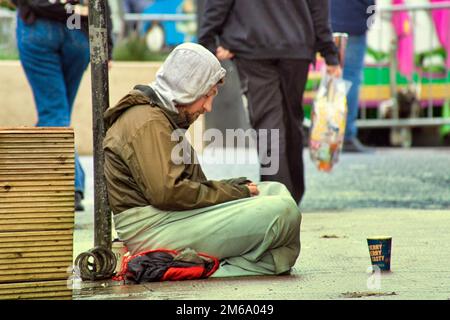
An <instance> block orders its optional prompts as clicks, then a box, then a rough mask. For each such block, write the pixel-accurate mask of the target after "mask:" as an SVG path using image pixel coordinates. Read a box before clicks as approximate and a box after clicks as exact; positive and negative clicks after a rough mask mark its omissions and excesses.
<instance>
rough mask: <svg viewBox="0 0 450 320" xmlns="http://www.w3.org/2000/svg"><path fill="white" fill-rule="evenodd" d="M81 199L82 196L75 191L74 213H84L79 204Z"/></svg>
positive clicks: (81, 205) (82, 207)
mask: <svg viewBox="0 0 450 320" xmlns="http://www.w3.org/2000/svg"><path fill="white" fill-rule="evenodd" d="M83 198H84V197H83V194H82V193H81V192H80V191H75V211H84V206H83V204H82V203H81V200H83Z"/></svg>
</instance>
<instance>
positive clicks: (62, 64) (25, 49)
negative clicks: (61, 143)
mask: <svg viewBox="0 0 450 320" xmlns="http://www.w3.org/2000/svg"><path fill="white" fill-rule="evenodd" d="M17 45H18V48H19V56H20V61H21V63H22V67H23V69H24V71H25V74H26V76H27V79H28V82H29V83H30V86H31V89H32V91H33V95H34V101H35V104H36V108H37V113H38V122H37V124H36V126H38V127H69V126H70V119H71V114H72V107H73V103H74V101H75V97H76V94H77V91H78V87H79V85H80V82H81V78H82V76H83V73H84V71H85V70H86V68H87V66H88V64H89V59H90V57H89V39H88V37H87V35H86V34H85V33H83V31H81V30H69V29H68V28H67V27H66V25H65V24H63V23H60V22H56V21H51V20H47V19H40V18H39V19H37V20H36V21H35V22H34V23H33V24H31V25H27V24H25V23H24V22H23V21H22V19H21V18H20V17H19V16H18V17H17ZM84 179H85V178H84V171H83V168H82V167H81V163H80V160H79V158H78V155H77V154H76V153H75V190H76V191H80V192H82V193H84Z"/></svg>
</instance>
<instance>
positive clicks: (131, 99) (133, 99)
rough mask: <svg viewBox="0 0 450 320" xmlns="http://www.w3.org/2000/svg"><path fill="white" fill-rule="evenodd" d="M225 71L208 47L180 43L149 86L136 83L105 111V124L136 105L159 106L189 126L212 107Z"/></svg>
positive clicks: (184, 125)
mask: <svg viewBox="0 0 450 320" xmlns="http://www.w3.org/2000/svg"><path fill="white" fill-rule="evenodd" d="M225 74H226V71H225V69H223V68H222V67H221V66H220V63H219V60H217V58H216V57H215V56H214V55H213V54H212V53H211V52H210V51H208V50H207V49H205V48H204V47H202V46H201V45H198V44H194V43H185V44H182V45H179V46H177V47H176V48H175V49H174V50H173V51H172V52H171V53H170V55H169V56H168V57H167V59H166V61H164V63H163V64H162V66H161V67H160V68H159V70H158V72H157V73H156V80H155V81H154V82H152V83H151V84H150V85H148V86H144V85H137V86H135V87H134V89H133V90H132V91H131V92H130V93H129V94H127V95H126V96H125V97H124V98H122V99H121V100H120V101H119V102H118V103H117V104H116V105H115V106H113V107H111V108H109V109H108V110H107V111H106V112H105V114H104V119H105V125H106V127H107V128H109V127H111V126H112V125H113V123H114V122H115V121H116V120H117V119H118V118H119V117H120V116H121V115H122V114H123V113H124V112H125V111H126V110H128V109H129V108H132V107H133V106H135V105H142V104H151V105H153V106H158V107H160V108H161V109H163V111H165V113H166V114H167V115H169V116H170V117H171V118H172V120H174V122H175V123H176V124H177V125H178V126H180V127H181V128H187V127H189V125H190V124H192V122H194V121H195V120H196V119H197V118H198V116H199V115H200V114H203V113H204V112H209V111H211V108H212V101H213V99H214V96H215V95H216V94H217V85H218V84H219V83H221V82H223V79H224V77H225Z"/></svg>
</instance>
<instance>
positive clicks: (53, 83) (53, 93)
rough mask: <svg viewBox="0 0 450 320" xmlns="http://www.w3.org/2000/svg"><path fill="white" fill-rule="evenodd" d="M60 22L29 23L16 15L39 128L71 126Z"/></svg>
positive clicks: (20, 43) (23, 60) (21, 57)
mask: <svg viewBox="0 0 450 320" xmlns="http://www.w3.org/2000/svg"><path fill="white" fill-rule="evenodd" d="M62 37H63V33H62V28H61V24H60V23H57V22H53V21H49V20H44V19H38V20H36V22H35V23H33V24H32V25H26V24H25V23H24V22H23V21H22V20H21V19H20V18H19V17H18V18H17V44H18V49H19V57H20V61H21V63H22V67H23V69H24V71H25V74H26V77H27V79H28V82H29V83H30V86H31V89H32V91H33V96H34V100H35V104H36V109H37V113H38V122H37V124H36V125H37V126H38V127H44V126H47V127H64V126H69V125H70V114H69V103H68V101H67V92H66V87H65V82H64V77H63V73H62V67H61V57H60V54H59V53H60V50H61V44H62Z"/></svg>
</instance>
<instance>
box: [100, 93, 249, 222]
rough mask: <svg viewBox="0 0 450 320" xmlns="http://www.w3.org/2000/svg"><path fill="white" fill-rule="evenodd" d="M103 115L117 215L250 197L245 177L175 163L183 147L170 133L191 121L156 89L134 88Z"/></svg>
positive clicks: (111, 201) (109, 181)
mask: <svg viewBox="0 0 450 320" xmlns="http://www.w3.org/2000/svg"><path fill="white" fill-rule="evenodd" d="M104 119H105V126H106V129H107V132H106V136H105V139H104V142H103V149H104V152H105V166H104V173H105V177H106V182H107V189H108V195H109V204H110V207H111V210H112V211H113V213H114V214H117V213H120V212H123V211H125V210H128V209H131V208H134V207H144V206H148V205H151V206H154V207H156V208H158V209H161V210H168V211H169V210H190V209H195V208H202V207H208V206H212V205H216V204H219V203H223V202H227V201H232V200H237V199H242V198H246V197H250V191H249V189H248V188H247V186H245V183H246V182H248V180H246V178H239V179H230V180H222V181H211V180H207V179H206V177H205V175H204V173H203V171H202V168H201V167H200V165H199V164H196V163H195V162H194V161H192V162H193V163H187V164H185V163H181V164H176V163H174V161H172V158H171V155H172V152H173V150H174V148H176V146H177V145H179V142H177V141H172V139H171V136H172V133H173V131H174V130H177V129H187V128H188V127H189V123H188V122H187V120H186V119H185V118H184V117H183V116H182V115H181V114H179V113H175V112H173V111H170V110H167V109H164V108H163V106H162V103H161V102H160V100H159V99H158V98H157V96H156V94H155V93H154V91H153V90H152V88H150V87H148V86H136V87H135V88H134V90H132V91H131V92H130V93H129V94H127V95H126V96H125V97H124V98H122V100H120V101H119V103H118V104H117V105H115V106H114V107H111V108H109V109H108V110H107V111H106V112H105V114H104ZM189 148H191V151H192V152H193V154H195V152H194V151H193V149H192V147H191V146H190V145H189Z"/></svg>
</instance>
